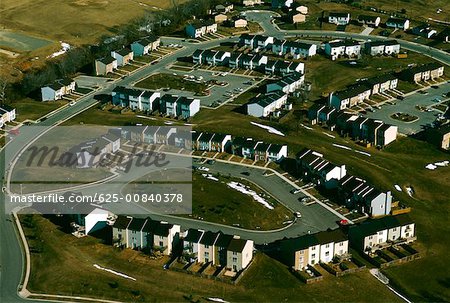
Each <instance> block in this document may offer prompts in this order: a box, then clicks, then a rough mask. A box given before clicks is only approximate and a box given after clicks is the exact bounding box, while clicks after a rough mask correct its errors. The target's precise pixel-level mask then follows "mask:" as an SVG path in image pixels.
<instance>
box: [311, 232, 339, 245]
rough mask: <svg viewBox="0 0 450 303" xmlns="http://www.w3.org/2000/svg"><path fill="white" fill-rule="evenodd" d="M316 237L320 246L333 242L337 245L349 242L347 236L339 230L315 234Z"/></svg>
mask: <svg viewBox="0 0 450 303" xmlns="http://www.w3.org/2000/svg"><path fill="white" fill-rule="evenodd" d="M314 237H315V238H316V240H317V242H318V243H319V244H327V243H332V242H334V243H336V242H342V241H345V240H347V236H346V235H345V234H344V232H343V231H342V230H340V229H339V228H338V229H334V230H326V231H322V232H319V233H317V234H314Z"/></svg>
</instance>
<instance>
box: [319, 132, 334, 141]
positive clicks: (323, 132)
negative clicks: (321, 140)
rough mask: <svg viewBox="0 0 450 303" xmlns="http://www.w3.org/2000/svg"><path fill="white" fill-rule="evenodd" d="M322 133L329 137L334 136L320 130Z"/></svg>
mask: <svg viewBox="0 0 450 303" xmlns="http://www.w3.org/2000/svg"><path fill="white" fill-rule="evenodd" d="M322 133H324V134H325V135H327V136H328V137H330V138H333V139H334V138H336V136H333V135H331V134H329V133H326V132H322Z"/></svg>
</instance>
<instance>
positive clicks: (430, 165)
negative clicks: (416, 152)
mask: <svg viewBox="0 0 450 303" xmlns="http://www.w3.org/2000/svg"><path fill="white" fill-rule="evenodd" d="M425 168H426V169H429V170H435V169H436V168H437V166H436V165H434V164H432V163H430V164H428V165H427V166H425Z"/></svg>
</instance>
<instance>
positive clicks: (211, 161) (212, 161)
mask: <svg viewBox="0 0 450 303" xmlns="http://www.w3.org/2000/svg"><path fill="white" fill-rule="evenodd" d="M206 163H208V164H209V165H213V164H214V163H216V160H212V159H211V160H208V161H206Z"/></svg>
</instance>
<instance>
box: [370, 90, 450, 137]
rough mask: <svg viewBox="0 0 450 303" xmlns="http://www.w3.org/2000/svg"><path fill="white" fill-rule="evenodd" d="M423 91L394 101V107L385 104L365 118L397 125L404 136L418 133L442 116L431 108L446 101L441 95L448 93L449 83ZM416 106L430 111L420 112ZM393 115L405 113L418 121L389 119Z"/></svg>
mask: <svg viewBox="0 0 450 303" xmlns="http://www.w3.org/2000/svg"><path fill="white" fill-rule="evenodd" d="M423 91H425V92H426V94H421V93H414V94H412V95H409V96H406V97H405V99H404V100H395V104H394V105H390V104H388V103H385V104H384V105H383V106H381V109H376V110H375V111H374V112H367V115H366V116H367V117H369V118H373V119H379V120H382V121H384V122H385V123H390V124H394V125H397V126H398V130H399V132H400V133H402V134H405V135H411V134H415V133H417V132H420V131H422V130H423V128H424V127H425V126H427V125H428V126H431V125H432V123H433V122H434V121H435V120H436V118H437V116H439V115H440V114H443V113H442V112H441V111H438V110H436V109H434V108H433V107H432V106H433V105H437V104H439V103H441V102H445V101H446V100H448V98H446V97H443V94H444V93H445V94H446V93H447V92H450V83H445V84H442V85H440V86H439V87H438V88H437V89H434V88H427V89H423ZM438 100H441V101H438ZM416 106H421V107H426V108H427V109H429V110H430V111H421V110H419V109H418V108H416ZM395 113H407V114H410V115H412V116H416V117H417V118H419V119H418V120H416V121H413V122H403V121H399V120H396V119H393V118H392V117H391V116H392V115H393V114H395Z"/></svg>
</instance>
